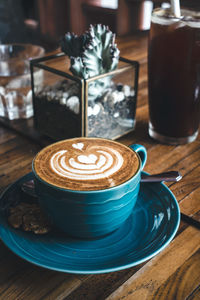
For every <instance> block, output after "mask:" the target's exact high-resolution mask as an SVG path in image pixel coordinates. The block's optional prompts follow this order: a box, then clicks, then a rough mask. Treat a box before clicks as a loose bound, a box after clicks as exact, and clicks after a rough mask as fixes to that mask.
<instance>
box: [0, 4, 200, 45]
mask: <svg viewBox="0 0 200 300" xmlns="http://www.w3.org/2000/svg"><path fill="white" fill-rule="evenodd" d="M163 3H164V4H163ZM167 3H168V1H163V0H0V43H1V44H3V43H4V44H5V43H14V42H23V43H32V44H39V45H41V46H43V47H44V48H45V49H46V51H48V50H53V49H55V48H57V47H58V45H59V40H60V38H61V37H62V36H63V35H64V34H65V33H66V32H68V31H70V32H74V33H76V34H81V33H83V32H84V31H85V30H86V29H88V27H89V24H96V23H102V24H105V25H108V26H109V27H110V29H111V30H112V31H113V32H115V33H116V34H117V35H118V36H123V35H130V34H133V33H138V32H141V31H143V32H144V31H145V32H148V30H149V25H150V15H151V11H152V9H153V8H155V7H156V6H161V4H162V5H167ZM181 5H183V6H184V5H185V6H190V7H195V8H196V9H199V8H200V1H199V0H181Z"/></svg>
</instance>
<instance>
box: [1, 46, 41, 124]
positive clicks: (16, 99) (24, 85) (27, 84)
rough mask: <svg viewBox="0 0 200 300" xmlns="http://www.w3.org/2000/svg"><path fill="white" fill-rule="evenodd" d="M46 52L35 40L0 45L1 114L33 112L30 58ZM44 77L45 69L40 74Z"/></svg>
mask: <svg viewBox="0 0 200 300" xmlns="http://www.w3.org/2000/svg"><path fill="white" fill-rule="evenodd" d="M42 55H44V49H43V48H42V47H40V46H36V45H31V44H7V45H0V116H1V117H5V118H7V119H9V120H14V119H19V118H25V119H26V118H29V117H31V116H32V115H33V106H32V90H31V75H30V66H29V64H30V60H31V59H32V58H36V57H40V56H42ZM36 75H37V76H36V77H37V80H38V82H41V81H42V71H41V70H40V71H38V73H37V74H36Z"/></svg>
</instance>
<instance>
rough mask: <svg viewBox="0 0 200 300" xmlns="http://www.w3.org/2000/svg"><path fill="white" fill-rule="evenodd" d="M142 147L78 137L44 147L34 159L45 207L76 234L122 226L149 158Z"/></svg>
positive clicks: (98, 232) (59, 223)
mask: <svg viewBox="0 0 200 300" xmlns="http://www.w3.org/2000/svg"><path fill="white" fill-rule="evenodd" d="M146 157H147V154H146V150H145V148H144V147H143V146H141V145H132V146H130V147H127V146H125V145H123V144H121V143H118V142H115V141H112V140H107V139H102V138H84V137H81V138H75V139H68V140H63V141H59V142H57V143H54V144H52V145H49V146H47V147H46V148H44V149H42V150H41V151H40V152H39V153H38V154H37V155H36V157H35V159H34V160H33V173H34V181H35V190H36V193H37V195H38V199H39V203H40V205H41V208H42V209H43V210H44V212H46V213H47V214H48V216H49V217H50V219H51V220H52V222H53V223H54V224H55V225H56V227H57V228H59V229H61V230H62V231H64V232H66V233H68V234H69V235H71V236H76V237H79V238H96V237H99V236H103V235H106V234H108V233H111V232H112V231H114V230H115V229H117V228H119V227H120V225H121V224H123V223H124V221H125V220H126V219H127V218H128V217H129V216H130V214H131V212H132V209H133V207H134V205H135V203H136V200H137V196H138V192H139V187H140V177H141V171H142V169H143V167H144V164H145V162H146Z"/></svg>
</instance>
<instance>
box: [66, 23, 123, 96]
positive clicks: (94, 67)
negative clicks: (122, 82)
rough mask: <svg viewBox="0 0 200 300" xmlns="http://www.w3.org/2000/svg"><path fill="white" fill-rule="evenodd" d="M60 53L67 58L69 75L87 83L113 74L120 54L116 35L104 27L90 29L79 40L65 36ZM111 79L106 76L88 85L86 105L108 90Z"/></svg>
mask: <svg viewBox="0 0 200 300" xmlns="http://www.w3.org/2000/svg"><path fill="white" fill-rule="evenodd" d="M61 49H62V51H63V52H64V53H65V54H67V56H69V58H70V63H71V66H70V71H71V72H72V74H74V75H75V76H78V77H80V78H83V79H88V78H91V77H93V76H97V75H100V74H104V73H107V72H110V71H113V70H115V69H116V68H117V65H118V61H119V50H118V48H117V45H116V44H115V35H114V34H113V33H112V32H111V31H110V30H109V28H108V27H107V26H105V25H101V24H97V25H95V26H93V25H90V28H89V30H88V31H87V32H86V33H84V34H83V35H81V36H77V35H75V34H73V33H67V34H66V35H65V36H64V38H63V39H62V41H61ZM110 83H111V77H110V76H107V77H105V78H102V79H98V80H96V81H93V82H91V83H90V84H89V88H88V96H89V101H92V100H94V99H95V98H96V97H97V96H100V95H101V94H102V93H103V92H104V91H105V88H106V87H108V86H110Z"/></svg>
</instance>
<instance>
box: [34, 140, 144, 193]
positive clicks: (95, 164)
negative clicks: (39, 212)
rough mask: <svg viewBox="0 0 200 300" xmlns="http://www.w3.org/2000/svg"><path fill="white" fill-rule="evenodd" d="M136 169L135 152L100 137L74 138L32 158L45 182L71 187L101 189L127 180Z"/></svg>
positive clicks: (44, 150)
mask: <svg viewBox="0 0 200 300" xmlns="http://www.w3.org/2000/svg"><path fill="white" fill-rule="evenodd" d="M138 168H139V159H138V156H137V154H136V153H135V152H134V151H132V150H131V149H130V148H129V147H127V146H124V145H122V144H120V143H117V142H114V141H110V140H106V139H101V138H75V139H69V140H64V141H60V142H57V143H55V144H52V145H50V146H47V147H46V148H44V149H42V150H41V151H40V152H39V153H38V154H37V156H36V158H35V160H34V169H35V172H36V174H37V175H38V176H39V177H40V178H41V179H42V180H44V181H46V182H47V183H49V184H52V185H54V186H57V187H61V188H64V189H70V190H80V191H88V190H102V189H107V188H110V187H114V186H117V185H119V184H121V183H123V182H125V181H127V180H128V179H130V178H131V177H132V176H133V175H134V174H135V173H136V172H137V170H138Z"/></svg>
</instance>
